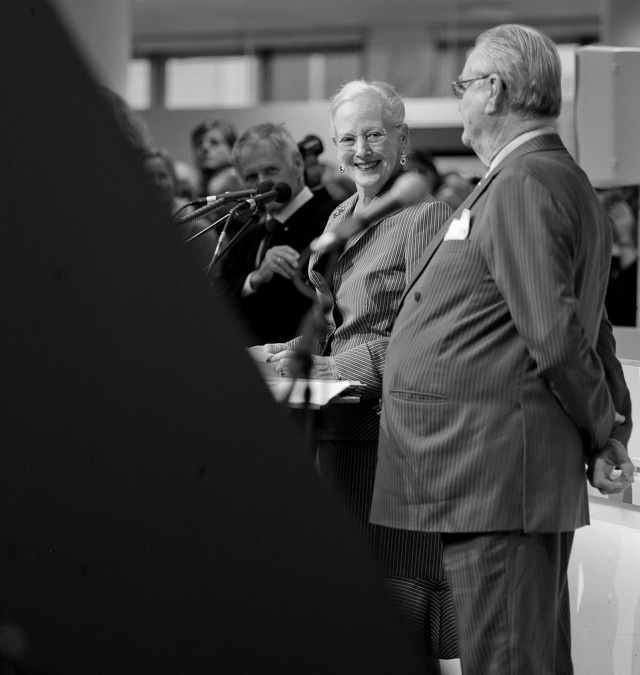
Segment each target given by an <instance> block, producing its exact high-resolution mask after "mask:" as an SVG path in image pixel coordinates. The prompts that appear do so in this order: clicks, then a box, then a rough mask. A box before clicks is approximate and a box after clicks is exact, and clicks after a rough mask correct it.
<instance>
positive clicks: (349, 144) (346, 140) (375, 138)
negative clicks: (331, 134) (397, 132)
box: [336, 129, 387, 149]
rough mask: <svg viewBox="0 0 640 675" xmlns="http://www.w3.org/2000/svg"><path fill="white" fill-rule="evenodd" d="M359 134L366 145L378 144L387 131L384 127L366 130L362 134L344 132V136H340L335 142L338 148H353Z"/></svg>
mask: <svg viewBox="0 0 640 675" xmlns="http://www.w3.org/2000/svg"><path fill="white" fill-rule="evenodd" d="M359 136H362V138H364V140H365V141H366V142H367V144H368V145H373V146H376V145H380V143H382V142H383V141H384V139H385V138H386V137H387V131H386V129H371V131H367V132H366V133H364V134H345V135H344V136H340V138H338V140H337V141H336V143H337V144H338V147H340V148H345V149H349V148H354V147H355V145H356V141H357V140H358V137H359Z"/></svg>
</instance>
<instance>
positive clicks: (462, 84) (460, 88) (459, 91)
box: [451, 75, 490, 98]
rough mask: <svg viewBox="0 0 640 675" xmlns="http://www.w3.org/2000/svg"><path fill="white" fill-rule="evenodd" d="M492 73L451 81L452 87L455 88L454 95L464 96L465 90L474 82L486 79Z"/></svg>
mask: <svg viewBox="0 0 640 675" xmlns="http://www.w3.org/2000/svg"><path fill="white" fill-rule="evenodd" d="M487 77H490V75H482V76H480V77H473V78H471V79H470V80H458V81H456V82H452V83H451V89H453V95H454V96H455V97H456V98H462V97H463V96H464V93H465V91H467V89H468V88H469V86H470V85H471V83H472V82H477V81H478V80H486V79H487Z"/></svg>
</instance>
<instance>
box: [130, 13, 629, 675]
mask: <svg viewBox="0 0 640 675" xmlns="http://www.w3.org/2000/svg"><path fill="white" fill-rule="evenodd" d="M560 77H561V73H560V60H559V57H558V54H557V50H556V48H555V46H554V44H553V43H552V42H551V40H549V38H547V37H546V36H545V35H544V34H542V33H540V32H538V31H536V30H534V29H532V28H529V27H526V26H520V25H502V26H498V27H496V28H494V29H491V30H488V31H485V32H484V33H483V34H482V35H480V36H479V37H478V39H477V41H476V44H475V47H474V49H473V50H472V51H471V52H470V54H469V56H468V58H467V61H466V63H465V65H464V68H463V71H462V73H461V75H460V78H459V80H458V81H456V82H453V83H452V87H453V92H454V95H455V96H456V97H457V98H458V99H459V112H460V115H461V118H462V123H463V136H462V138H463V142H464V143H465V144H466V145H467V146H468V147H470V148H471V149H472V150H473V151H474V152H475V153H476V155H477V156H478V158H479V159H480V160H481V161H482V163H483V164H484V165H485V167H486V173H485V174H484V176H482V177H472V178H466V177H463V176H461V175H459V174H455V173H452V174H450V175H441V174H440V173H439V172H438V170H437V168H436V163H435V161H434V160H433V158H432V157H431V156H430V155H429V153H428V152H425V151H423V150H421V149H412V148H411V146H410V130H409V128H408V126H407V124H406V122H405V109H404V103H403V101H402V99H401V98H400V96H399V95H398V93H397V92H396V90H395V89H394V88H393V86H392V85H391V84H388V83H384V82H375V81H365V80H357V81H353V82H349V83H347V84H345V85H344V86H343V87H342V88H341V89H340V90H339V91H338V92H337V93H336V94H335V96H334V97H333V98H332V100H331V104H330V108H329V111H328V115H329V121H330V124H331V129H332V132H333V140H334V144H335V148H334V151H335V153H336V158H337V161H338V164H339V172H338V173H337V175H336V174H334V173H333V172H331V171H330V170H328V169H327V168H326V167H323V166H322V165H321V163H320V162H319V159H318V158H319V156H320V154H321V152H322V150H323V148H322V144H321V142H320V141H319V139H318V138H317V137H314V136H313V135H309V136H308V137H306V138H305V139H303V140H302V141H300V142H296V141H295V140H294V139H293V137H292V136H291V134H290V133H289V132H288V131H287V129H286V128H285V126H284V125H277V124H272V123H270V122H265V123H263V124H258V125H256V126H253V127H251V128H249V129H246V130H244V131H243V132H242V133H241V134H239V135H236V132H235V130H234V129H233V128H232V127H231V126H230V125H229V124H228V123H226V122H222V121H206V122H204V123H203V124H202V125H200V126H198V128H197V129H195V130H194V131H193V134H192V137H191V140H192V148H193V151H194V160H195V162H196V173H197V176H198V178H197V181H198V182H197V185H195V186H192V189H193V191H194V192H193V194H187V195H186V196H185V193H181V194H178V187H177V186H178V178H177V172H176V170H175V167H173V165H172V162H171V160H170V158H168V157H167V155H166V153H164V152H161V151H157V150H151V149H148V150H147V151H146V152H141V153H140V161H141V164H142V166H143V168H144V171H145V172H146V173H147V175H148V176H149V178H150V180H152V181H153V182H154V184H156V185H157V186H158V190H159V195H160V196H161V199H162V200H163V202H165V203H166V204H167V208H168V210H169V211H171V212H175V211H176V210H177V209H180V208H182V207H183V206H184V203H185V202H187V201H188V200H189V198H190V197H192V196H193V195H194V194H195V195H206V194H219V193H221V192H224V191H234V190H243V189H252V188H256V189H257V188H258V186H260V185H264V184H265V182H266V183H267V184H269V185H274V184H280V183H284V184H286V185H287V186H288V188H289V189H290V196H287V199H285V200H279V201H271V202H270V203H268V204H267V205H266V207H265V208H264V209H262V211H261V212H260V215H259V219H254V220H251V221H249V222H245V221H243V217H242V216H241V215H240V216H238V217H237V219H238V223H237V224H236V225H237V227H236V229H235V230H232V231H233V232H235V236H236V237H241V239H242V240H241V241H237V242H236V244H235V250H234V251H233V255H224V247H223V248H222V249H220V246H219V244H220V241H219V240H218V235H217V234H215V236H212V238H211V240H210V242H209V244H208V246H207V247H206V248H207V251H206V255H205V258H206V257H209V260H208V264H207V274H208V278H209V280H210V282H211V285H212V287H213V290H214V292H215V293H219V294H220V295H221V297H224V298H225V302H227V304H228V306H229V307H230V309H231V311H232V312H233V313H234V314H235V315H237V318H238V321H239V323H240V325H242V326H243V336H244V339H245V344H246V346H248V347H252V348H253V349H255V350H258V351H262V352H266V353H268V354H269V357H268V362H269V363H270V365H271V366H272V368H273V369H274V370H275V372H276V373H278V374H279V375H281V376H284V377H299V376H305V377H310V378H312V379H320V380H322V379H328V380H336V379H340V380H346V381H350V382H355V383H357V384H355V385H354V386H353V387H351V388H350V389H348V390H347V391H348V392H349V393H350V394H354V395H357V396H358V397H359V403H357V404H349V405H343V404H341V403H340V401H335V402H331V403H330V404H329V405H328V406H327V407H326V408H325V409H324V410H323V411H322V415H321V416H319V417H318V419H317V424H316V428H315V449H316V467H317V470H318V472H319V474H320V476H321V477H322V479H323V480H326V481H327V482H328V484H330V485H331V486H332V487H333V489H334V490H335V492H336V495H337V497H338V498H339V500H340V501H341V503H342V504H343V505H344V513H345V517H348V518H351V519H352V520H353V521H354V522H355V523H356V525H357V527H358V529H359V531H360V532H361V534H362V537H363V539H364V541H365V542H366V543H367V545H368V546H369V547H370V550H371V554H372V556H373V557H374V558H375V559H376V561H377V562H378V564H379V565H380V569H381V570H382V571H383V573H384V575H385V578H386V582H387V586H388V589H389V593H390V595H391V596H392V597H393V598H394V599H395V601H396V603H397V606H398V608H399V610H400V612H401V613H402V615H403V616H404V617H405V620H406V623H407V626H408V627H410V629H411V630H412V631H413V633H414V635H415V636H416V640H417V642H418V643H419V644H420V647H421V649H422V650H423V653H424V655H425V658H426V659H428V660H430V662H431V666H432V669H433V671H432V672H442V673H446V672H459V671H457V670H455V669H456V668H457V665H456V664H457V662H458V659H459V660H460V664H461V668H462V672H463V673H465V675H486V674H487V673H492V674H494V675H502V674H504V675H507V674H509V675H513V673H532V674H535V675H537V674H539V675H552V674H553V675H561V674H562V675H568V674H570V673H572V672H573V667H572V661H571V643H570V632H571V631H570V613H569V597H568V585H567V567H568V560H569V556H570V552H571V545H572V540H573V534H574V531H575V530H576V528H578V527H580V526H583V525H586V524H587V523H588V501H587V493H586V486H587V480H589V481H590V482H591V483H592V484H593V485H594V486H595V487H596V488H598V489H599V490H601V491H602V492H603V493H605V494H609V493H615V492H621V491H623V490H624V489H626V488H627V486H628V485H629V483H630V482H632V480H633V472H634V468H633V465H632V464H631V461H630V459H629V456H628V454H627V451H626V444H627V442H628V440H629V437H630V433H631V427H632V422H631V403H630V396H629V391H628V388H627V386H626V384H625V381H624V377H623V374H622V368H621V366H620V363H619V361H618V360H617V358H616V355H615V341H614V338H613V331H612V323H611V321H610V320H609V317H608V314H607V313H609V315H610V317H611V318H612V319H613V320H614V322H615V323H625V322H626V320H628V321H629V322H630V323H629V324H627V325H633V323H631V318H630V316H631V314H632V313H633V314H634V313H635V283H634V284H629V283H628V282H627V285H625V288H626V289H627V290H628V289H629V288H630V287H631V286H633V288H634V296H633V298H631V296H630V295H629V293H628V292H627V291H622V290H620V291H618V290H615V288H616V286H615V284H614V283H613V282H612V281H610V279H614V277H615V280H616V281H620V283H619V284H618V285H619V286H620V288H622V281H621V280H622V279H623V278H626V277H631V276H633V277H634V279H635V274H636V273H637V237H636V233H637V222H636V215H637V204H636V212H635V213H634V211H633V208H632V207H629V203H628V200H627V201H625V199H622V197H621V195H620V194H619V192H615V193H613V194H598V193H597V192H596V191H595V190H594V188H593V187H592V186H591V185H590V183H589V181H588V179H587V176H586V175H585V174H584V172H583V171H582V170H581V169H580V168H579V167H578V166H577V165H576V163H575V162H574V160H573V159H572V157H571V155H570V154H569V153H568V152H567V150H566V149H565V147H564V145H563V144H562V141H561V139H560V137H559V136H558V135H557V133H556V130H555V121H556V119H557V117H558V115H559V113H560V105H561V95H560ZM407 172H417V173H419V174H420V175H422V176H423V182H424V184H425V186H426V196H423V197H422V198H420V199H419V200H417V203H411V204H409V205H406V204H400V203H395V202H393V200H389V198H388V197H389V195H390V194H392V192H393V190H394V189H395V186H396V185H397V184H398V182H399V181H400V180H401V179H402V178H403V176H404V175H405V174H406V173H407ZM287 195H289V193H287ZM381 203H385V204H388V203H391V204H392V207H391V208H386V209H384V210H382V211H380V212H379V213H378V212H376V208H378V206H379V205H380V204H381ZM625 204H626V207H625ZM371 213H377V216H376V217H372V216H370V217H369V219H368V220H367V225H366V227H362V228H359V229H355V230H350V229H349V227H350V225H352V224H353V223H354V222H356V221H357V219H358V218H360V219H361V220H362V219H364V218H365V216H367V215H369V214H371ZM230 215H231V216H232V217H231V218H229V219H228V220H227V222H228V221H229V220H233V219H234V218H236V216H235V215H234V212H233V210H231V212H230ZM215 217H216V218H219V217H220V214H219V213H216V214H215ZM245 217H246V216H245ZM200 227H208V223H205V224H202V223H201V224H200ZM211 231H212V232H213V231H214V229H213V228H211ZM323 233H324V234H331V235H334V239H333V241H335V242H337V243H336V245H335V246H334V247H333V248H327V249H326V250H324V249H317V248H315V249H314V248H313V247H312V246H311V244H312V242H314V241H317V240H318V237H320V235H321V234H323ZM226 245H227V246H230V244H226ZM612 261H614V262H613V263H612ZM294 281H295V283H294ZM301 287H302V288H303V289H306V290H307V291H308V292H301ZM614 295H615V296H616V300H615V302H614V300H612V298H613V296H614ZM622 295H624V301H623V300H621V299H620V300H619V301H620V302H624V303H625V311H626V313H623V314H618V313H616V312H617V308H614V306H615V305H617V304H618V299H619V296H622ZM312 305H313V306H316V307H319V308H320V314H321V315H322V319H323V320H322V321H321V322H318V321H317V320H316V322H315V323H314V324H313V327H314V333H313V335H312V339H311V340H309V339H308V338H309V336H308V335H307V334H306V333H305V329H306V324H305V323H304V319H305V317H308V316H309V311H310V308H311V307H312ZM623 316H625V317H627V318H625V319H624V320H623V319H621V317H623ZM634 323H635V322H634ZM303 350H304V353H303V354H302V356H303V357H305V358H301V352H303Z"/></svg>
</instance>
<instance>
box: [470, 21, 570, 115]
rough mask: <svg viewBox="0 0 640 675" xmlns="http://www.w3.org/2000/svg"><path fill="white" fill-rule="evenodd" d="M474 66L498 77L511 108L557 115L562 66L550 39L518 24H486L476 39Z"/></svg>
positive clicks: (558, 112) (537, 113) (525, 111)
mask: <svg viewBox="0 0 640 675" xmlns="http://www.w3.org/2000/svg"><path fill="white" fill-rule="evenodd" d="M476 55H477V57H478V62H477V63H478V68H481V69H482V70H483V72H484V73H487V74H490V73H492V72H495V73H497V74H498V75H500V77H502V79H503V81H504V83H505V86H506V90H507V101H508V102H509V106H510V107H511V108H512V110H514V111H516V112H518V113H520V114H521V115H522V116H523V117H525V118H535V117H554V118H555V117H558V115H559V114H560V108H561V106H562V90H561V79H562V68H561V65H560V57H559V56H558V50H557V49H556V46H555V44H554V43H553V41H552V40H551V39H550V38H549V37H547V36H546V35H545V34H544V33H541V32H540V31H538V30H536V29H535V28H531V27H530V26H523V25H519V24H503V25H501V26H496V27H495V28H490V29H489V30H487V31H485V32H484V33H482V34H481V35H479V36H478V39H477V40H476Z"/></svg>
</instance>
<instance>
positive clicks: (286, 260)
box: [249, 246, 300, 290]
mask: <svg viewBox="0 0 640 675" xmlns="http://www.w3.org/2000/svg"><path fill="white" fill-rule="evenodd" d="M299 258H300V254H299V253H298V251H296V250H295V248H291V246H273V247H271V248H270V249H269V250H268V251H267V253H266V255H265V257H264V260H263V261H262V263H260V267H258V269H257V270H256V271H255V272H252V273H251V276H250V278H249V283H250V284H251V288H252V289H253V290H256V289H257V288H259V287H260V286H262V285H263V284H268V283H269V282H270V281H271V279H273V276H274V275H275V274H279V275H280V276H281V277H284V278H285V279H292V278H293V277H294V275H295V274H296V273H297V270H298V260H299Z"/></svg>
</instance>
